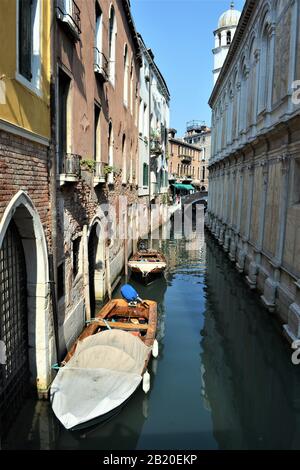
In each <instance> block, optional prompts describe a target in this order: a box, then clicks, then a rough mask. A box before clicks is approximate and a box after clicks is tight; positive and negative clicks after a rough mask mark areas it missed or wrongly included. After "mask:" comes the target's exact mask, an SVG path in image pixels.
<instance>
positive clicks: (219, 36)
mask: <svg viewBox="0 0 300 470" xmlns="http://www.w3.org/2000/svg"><path fill="white" fill-rule="evenodd" d="M218 39H219V47H221V44H222V36H221V33H219V34H218Z"/></svg>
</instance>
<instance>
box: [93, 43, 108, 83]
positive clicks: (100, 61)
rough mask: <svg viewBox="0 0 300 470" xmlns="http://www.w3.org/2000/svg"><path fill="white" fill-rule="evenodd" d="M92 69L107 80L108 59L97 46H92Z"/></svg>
mask: <svg viewBox="0 0 300 470" xmlns="http://www.w3.org/2000/svg"><path fill="white" fill-rule="evenodd" d="M94 71H95V72H96V73H98V74H99V75H101V76H102V78H103V79H104V80H105V81H106V80H108V60H107V58H106V56H105V55H104V54H103V52H101V51H100V50H99V49H98V47H94Z"/></svg>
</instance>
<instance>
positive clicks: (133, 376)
mask: <svg viewBox="0 0 300 470" xmlns="http://www.w3.org/2000/svg"><path fill="white" fill-rule="evenodd" d="M156 325H157V306H156V302H154V301H151V300H147V301H140V302H137V301H131V302H129V303H128V302H126V301H125V300H122V299H115V300H112V301H110V302H108V304H106V305H105V306H104V307H103V309H102V310H101V311H100V312H99V314H98V315H97V316H96V318H95V319H94V320H93V321H92V322H91V323H90V324H89V325H88V326H87V327H86V328H85V329H84V331H83V332H82V334H81V335H80V336H79V338H78V340H77V341H76V342H75V344H74V345H73V347H72V348H71V350H70V351H69V353H68V354H67V356H66V358H65V360H64V361H63V362H62V367H60V368H59V371H58V374H57V376H56V378H55V379H54V381H53V383H52V386H51V390H50V399H51V402H52V408H53V411H54V413H55V414H56V416H57V418H58V419H59V420H60V421H61V423H62V424H63V425H64V427H65V428H67V429H71V430H75V429H81V428H84V427H88V426H91V425H93V424H97V423H99V422H101V421H104V420H106V419H108V418H110V417H111V416H112V415H114V414H115V413H116V412H117V411H118V410H119V408H120V407H121V406H122V405H124V404H125V403H126V402H127V400H128V399H129V398H130V397H131V395H132V394H133V393H134V391H135V390H136V389H137V387H138V386H139V385H140V383H141V382H142V380H143V376H144V375H145V377H147V379H149V375H148V372H147V365H148V362H149V359H150V357H151V351H152V347H153V345H154V346H155V347H156V344H155V342H156V340H155V334H156ZM145 377H144V378H145Z"/></svg>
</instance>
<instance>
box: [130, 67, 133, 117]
mask: <svg viewBox="0 0 300 470" xmlns="http://www.w3.org/2000/svg"><path fill="white" fill-rule="evenodd" d="M130 112H131V114H132V113H133V63H132V61H131V66H130Z"/></svg>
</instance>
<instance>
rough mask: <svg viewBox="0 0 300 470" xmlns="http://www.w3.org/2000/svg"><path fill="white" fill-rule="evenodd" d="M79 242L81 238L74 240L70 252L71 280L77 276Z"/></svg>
mask: <svg viewBox="0 0 300 470" xmlns="http://www.w3.org/2000/svg"><path fill="white" fill-rule="evenodd" d="M80 240H81V237H77V238H75V240H73V242H72V252H73V279H75V277H76V276H77V274H78V272H79V249H80Z"/></svg>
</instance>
